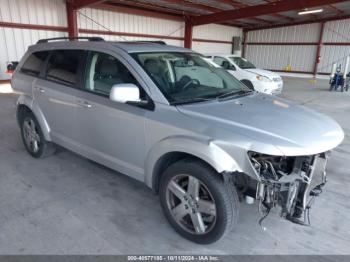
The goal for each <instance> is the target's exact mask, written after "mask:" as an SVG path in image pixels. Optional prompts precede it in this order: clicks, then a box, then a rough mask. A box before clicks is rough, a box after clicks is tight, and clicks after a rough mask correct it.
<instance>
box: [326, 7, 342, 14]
mask: <svg viewBox="0 0 350 262" xmlns="http://www.w3.org/2000/svg"><path fill="white" fill-rule="evenodd" d="M328 7H329V8H330V9H332V10H333V11H335V12H336V13H337V15H342V14H343V11H341V10H339V9H338V8H337V7H335V6H334V5H328Z"/></svg>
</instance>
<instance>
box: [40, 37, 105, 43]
mask: <svg viewBox="0 0 350 262" xmlns="http://www.w3.org/2000/svg"><path fill="white" fill-rule="evenodd" d="M58 40H67V41H74V40H88V41H92V42H99V41H105V40H104V39H103V38H102V37H55V38H47V39H40V40H39V41H38V42H36V43H37V44H41V43H48V42H49V41H58Z"/></svg>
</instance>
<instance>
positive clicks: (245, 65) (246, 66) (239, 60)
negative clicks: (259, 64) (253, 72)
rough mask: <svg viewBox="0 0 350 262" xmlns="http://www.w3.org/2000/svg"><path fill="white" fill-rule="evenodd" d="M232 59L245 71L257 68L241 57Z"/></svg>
mask: <svg viewBox="0 0 350 262" xmlns="http://www.w3.org/2000/svg"><path fill="white" fill-rule="evenodd" d="M230 59H231V60H232V61H233V62H235V63H236V65H238V66H239V67H240V68H243V69H250V68H255V65H253V64H252V63H251V62H249V61H248V60H247V59H244V58H241V57H230Z"/></svg>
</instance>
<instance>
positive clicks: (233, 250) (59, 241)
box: [0, 78, 350, 255]
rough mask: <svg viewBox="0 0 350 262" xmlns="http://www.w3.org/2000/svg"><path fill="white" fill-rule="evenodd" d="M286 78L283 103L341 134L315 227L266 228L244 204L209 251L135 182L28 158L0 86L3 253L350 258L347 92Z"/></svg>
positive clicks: (62, 161) (60, 158) (83, 166)
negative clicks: (180, 231)
mask: <svg viewBox="0 0 350 262" xmlns="http://www.w3.org/2000/svg"><path fill="white" fill-rule="evenodd" d="M285 81H286V82H285V90H284V94H283V97H285V98H288V99H291V100H293V101H296V102H297V103H300V104H305V105H307V106H309V107H312V108H314V109H316V110H319V111H321V112H323V113H325V114H328V115H330V116H332V117H334V118H335V119H336V120H337V121H338V122H339V123H340V124H341V126H342V127H343V129H344V131H345V133H346V138H345V141H344V142H343V144H342V145H341V146H340V147H338V148H337V149H336V150H335V151H334V154H333V156H332V158H331V160H330V161H329V165H328V176H329V182H328V184H327V186H326V188H325V189H324V193H323V194H322V195H321V196H320V197H319V198H318V199H317V201H316V203H315V205H314V206H313V208H312V210H311V223H312V226H311V227H303V226H298V225H295V224H292V223H290V222H287V221H284V220H281V219H279V217H278V215H277V213H273V214H271V215H270V216H269V217H268V218H267V219H266V221H265V223H264V225H265V226H266V227H267V230H266V231H262V230H261V228H260V227H259V225H258V219H259V214H258V212H257V208H256V205H252V206H248V205H245V204H242V207H241V213H240V219H239V224H238V226H237V227H236V229H235V230H234V231H233V232H232V233H230V234H229V235H228V236H227V237H226V238H225V239H223V240H221V241H219V242H217V243H215V244H212V245H209V246H200V245H197V244H193V243H191V242H189V241H187V240H185V239H183V238H181V237H180V236H179V235H177V234H176V233H175V232H174V231H173V230H172V228H171V227H170V226H169V225H168V223H167V221H166V220H165V218H164V216H163V214H162V212H161V208H160V205H159V201H158V197H157V196H155V195H153V193H152V192H151V191H150V190H148V189H147V188H146V187H145V186H144V185H142V184H141V183H139V182H136V181H134V180H132V179H129V178H127V177H126V176H124V175H121V174H118V173H116V172H114V171H112V170H109V169H107V168H104V167H102V166H100V165H97V164H95V163H93V162H91V161H89V160H87V159H84V158H82V157H80V156H78V155H76V154H74V153H71V152H68V151H66V150H64V149H61V150H59V152H58V153H57V154H56V155H54V156H52V157H49V158H46V159H43V160H37V159H33V158H32V157H30V156H29V155H28V154H27V153H26V152H25V150H24V147H23V145H22V142H21V139H20V134H19V129H18V127H17V125H16V122H15V107H14V103H15V100H16V98H17V95H16V94H11V93H8V94H4V93H2V94H1V90H4V87H3V86H0V254H317V255H319V254H350V249H349V246H350V202H349V197H350V161H349V155H350V139H349V134H350V117H349V114H350V102H349V100H350V93H346V94H345V93H344V94H342V93H334V92H333V93H330V92H328V91H327V82H326V81H320V80H319V81H318V83H317V84H316V85H313V84H310V83H309V82H308V81H307V80H306V79H292V78H286V79H285ZM276 124H278V123H276Z"/></svg>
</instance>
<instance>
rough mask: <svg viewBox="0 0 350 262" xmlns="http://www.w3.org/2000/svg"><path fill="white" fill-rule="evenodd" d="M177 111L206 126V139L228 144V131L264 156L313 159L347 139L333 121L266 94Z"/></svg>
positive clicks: (183, 108)
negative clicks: (311, 156) (244, 139)
mask: <svg viewBox="0 0 350 262" xmlns="http://www.w3.org/2000/svg"><path fill="white" fill-rule="evenodd" d="M178 110H179V111H180V112H181V113H183V114H185V115H187V116H188V117H191V118H194V119H196V120H201V122H202V123H205V124H206V125H207V126H208V128H207V129H206V132H208V134H207V135H209V136H211V137H212V138H213V139H214V140H215V139H216V140H227V139H228V140H229V138H228V137H227V135H225V136H223V137H224V138H223V137H220V135H222V134H223V131H225V134H227V133H228V134H230V135H232V137H234V136H235V135H236V136H239V137H245V138H246V141H240V144H241V145H244V147H245V149H246V150H252V151H256V152H259V153H264V154H271V155H277V154H282V155H286V156H297V155H313V154H317V153H321V152H326V151H328V150H331V149H333V148H334V147H336V146H338V145H339V144H340V143H341V141H342V140H343V138H344V133H343V130H342V129H341V127H340V126H339V125H338V124H337V123H336V122H335V121H334V120H332V119H331V118H329V117H327V116H325V115H323V114H320V113H317V112H315V111H313V110H311V109H308V108H306V107H303V106H299V105H296V104H292V103H290V102H288V101H286V100H284V99H280V98H276V97H272V96H267V95H263V94H257V93H254V94H252V95H249V96H245V97H241V98H236V99H230V100H225V101H221V102H219V101H210V102H204V103H195V104H189V105H182V106H178ZM220 131H221V133H220ZM227 131H228V132H227ZM224 142H228V143H229V142H232V143H233V141H224ZM272 147H273V148H274V150H272V149H271V148H272ZM276 149H277V150H276ZM276 152H278V153H276Z"/></svg>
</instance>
